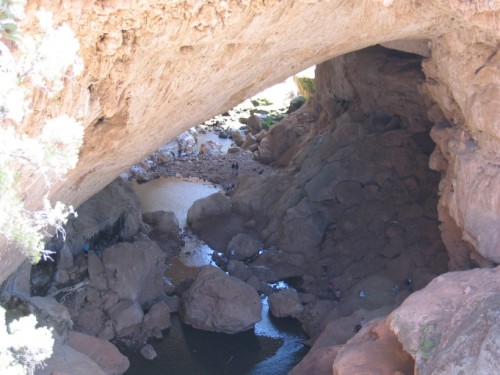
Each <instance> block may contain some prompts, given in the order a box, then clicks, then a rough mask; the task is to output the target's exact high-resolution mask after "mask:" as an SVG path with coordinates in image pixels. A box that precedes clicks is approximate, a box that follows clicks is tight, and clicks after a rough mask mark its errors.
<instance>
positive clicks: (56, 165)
mask: <svg viewBox="0 0 500 375" xmlns="http://www.w3.org/2000/svg"><path fill="white" fill-rule="evenodd" d="M25 3H26V1H24V0H6V1H2V3H1V7H0V36H1V38H0V68H1V69H0V78H1V81H2V85H1V87H0V121H1V124H2V126H1V127H0V139H1V148H0V150H1V151H0V234H1V235H3V236H4V237H5V238H6V239H7V240H8V242H9V243H10V244H11V245H12V246H11V247H13V248H16V249H18V250H20V251H22V252H23V253H24V254H25V255H26V256H28V257H29V258H31V259H32V260H33V261H34V262H37V261H38V260H39V259H40V258H41V256H44V255H47V252H46V251H45V250H44V238H45V237H46V236H47V235H48V234H53V233H54V232H60V231H61V230H62V224H63V223H64V222H65V220H66V218H67V216H68V215H69V214H70V213H72V212H73V209H72V208H71V207H66V206H65V205H64V204H62V203H61V202H57V203H56V204H55V206H52V205H51V203H50V202H49V200H48V198H47V197H48V193H49V191H50V187H51V186H52V184H53V183H54V182H55V181H57V180H58V179H60V178H62V177H63V176H64V175H65V173H66V172H67V170H68V169H70V168H73V167H74V166H75V165H76V163H77V161H78V151H79V148H80V146H81V144H82V141H83V129H82V127H81V124H80V123H79V122H78V121H76V120H75V119H73V118H71V117H69V116H67V115H65V114H61V115H59V116H56V117H54V118H51V119H48V120H46V121H45V123H44V124H42V126H41V127H39V128H41V130H40V131H38V132H37V131H35V132H34V133H38V134H34V135H33V136H28V135H27V134H26V133H27V130H28V128H29V127H31V126H32V125H33V124H29V117H30V113H31V112H32V110H33V108H31V98H32V97H33V96H34V95H40V94H41V95H46V96H47V97H49V98H53V97H55V95H56V94H57V93H58V92H59V91H60V90H61V89H62V88H63V87H64V78H65V77H67V76H68V75H75V74H78V73H79V72H80V71H81V67H82V64H81V60H80V59H79V58H78V56H77V52H78V49H79V43H78V40H77V39H76V38H75V36H74V33H73V31H72V30H71V28H69V27H68V26H67V25H61V26H59V27H54V25H53V21H52V15H51V14H50V13H49V12H45V11H43V9H42V10H40V11H39V12H38V14H37V29H36V31H31V32H25V33H24V32H23V31H22V30H21V26H20V24H19V20H20V19H22V18H23V17H24V13H23V9H24V5H25ZM28 175H29V176H30V178H36V176H37V175H41V176H43V178H44V180H45V183H46V187H47V194H46V195H45V198H44V200H43V202H42V204H41V205H40V206H42V207H41V210H39V211H36V212H31V211H29V210H27V209H25V207H24V203H23V199H22V198H21V197H20V196H19V192H20V191H22V189H21V188H20V187H21V184H22V183H24V182H25V181H26V176H28ZM54 228H55V231H54Z"/></svg>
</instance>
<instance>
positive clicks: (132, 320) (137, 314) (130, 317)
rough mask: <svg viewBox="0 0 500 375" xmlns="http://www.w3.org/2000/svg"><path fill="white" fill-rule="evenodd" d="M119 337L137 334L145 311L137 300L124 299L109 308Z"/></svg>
mask: <svg viewBox="0 0 500 375" xmlns="http://www.w3.org/2000/svg"><path fill="white" fill-rule="evenodd" d="M109 315H110V317H111V319H112V321H113V328H114V331H115V334H116V336H117V337H123V336H134V335H137V334H138V333H139V331H140V329H141V324H142V322H143V320H144V312H143V311H142V308H141V305H139V304H138V303H137V301H132V300H122V301H120V302H119V303H117V304H116V305H114V306H113V307H111V309H110V310H109Z"/></svg>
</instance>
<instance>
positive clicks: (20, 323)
mask: <svg viewBox="0 0 500 375" xmlns="http://www.w3.org/2000/svg"><path fill="white" fill-rule="evenodd" d="M53 346H54V337H53V335H52V331H51V329H49V328H47V327H38V328H37V320H36V317H35V316H33V315H28V316H25V317H22V318H20V319H18V320H14V321H13V322H10V323H9V324H7V322H6V319H5V309H4V308H3V307H1V306H0V374H2V375H32V374H33V373H34V371H35V369H36V368H43V367H44V361H45V360H46V359H48V358H50V356H51V355H52V352H53Z"/></svg>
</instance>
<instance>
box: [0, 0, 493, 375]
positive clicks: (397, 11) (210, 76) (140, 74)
mask: <svg viewBox="0 0 500 375" xmlns="http://www.w3.org/2000/svg"><path fill="white" fill-rule="evenodd" d="M40 7H44V8H45V9H46V10H48V11H50V12H53V14H54V19H55V21H56V23H67V24H68V25H70V26H71V27H72V28H73V30H74V31H75V33H76V35H77V37H78V39H79V41H80V46H81V48H80V54H81V57H82V58H83V61H84V72H83V73H82V74H81V75H80V76H79V77H77V78H76V79H74V80H68V81H67V82H65V88H64V91H63V92H62V94H61V95H59V96H58V97H56V98H51V99H49V98H47V97H45V96H44V95H39V96H38V97H36V98H34V111H33V112H32V114H31V116H30V118H29V119H27V129H28V131H29V133H30V134H37V132H39V131H40V129H41V126H42V124H43V121H44V120H45V119H47V118H51V117H55V116H58V115H60V114H68V115H69V116H73V117H75V118H77V119H78V120H81V121H82V123H83V125H84V129H85V135H84V144H83V146H82V148H81V150H80V158H79V162H78V164H77V166H76V168H75V169H73V170H71V171H69V173H68V174H67V176H66V177H65V178H64V180H62V181H60V182H59V183H57V185H56V186H55V187H53V188H52V190H51V192H50V197H51V199H52V200H53V201H56V200H60V201H63V202H64V203H66V204H73V205H74V206H78V205H79V204H81V203H82V202H84V201H85V200H87V199H88V198H89V197H91V196H92V195H93V194H95V193H97V192H98V191H99V190H101V189H102V188H103V187H105V186H106V185H107V184H109V183H110V182H111V181H112V180H113V179H114V178H115V177H116V176H118V175H119V174H120V173H121V172H122V171H124V170H126V169H127V168H128V167H130V166H131V165H133V164H135V163H137V162H138V161H140V160H142V159H143V158H144V157H145V156H146V155H148V154H150V153H151V152H153V151H154V150H156V149H158V147H160V146H162V145H164V144H165V143H167V142H169V141H170V140H172V139H173V138H174V137H175V136H176V135H178V134H180V133H181V132H183V131H185V130H187V129H188V128H190V127H191V126H193V125H195V124H198V123H201V122H203V121H204V120H207V119H209V118H211V117H212V116H214V115H217V114H219V113H222V112H224V111H226V110H228V109H230V108H232V107H233V106H234V105H236V104H238V103H239V102H241V101H242V100H244V99H246V98H248V97H250V96H252V95H254V94H256V93H257V92H259V91H261V90H262V89H264V88H266V87H269V86H271V85H272V84H275V83H278V82H280V81H282V80H284V79H285V78H287V77H289V76H291V75H293V74H294V73H297V72H299V71H301V70H303V69H305V68H307V67H309V66H311V65H315V64H320V65H319V68H318V70H317V72H318V74H317V80H318V82H319V87H320V88H321V89H320V90H318V94H317V96H316V98H315V99H314V100H313V103H310V104H309V110H310V111H316V115H317V116H318V118H319V120H318V122H319V123H321V126H323V129H324V127H325V126H328V124H331V123H334V122H335V121H336V123H337V126H340V125H338V124H342V126H348V121H347V122H346V121H344V123H342V121H343V120H341V121H340V122H339V121H338V119H339V118H342V115H343V113H344V112H346V110H345V109H346V106H351V109H352V108H354V107H356V113H357V114H360V113H367V112H371V113H373V114H377V111H379V113H378V114H380V115H381V116H382V117H383V116H389V118H394V116H397V117H398V118H404V122H405V123H406V124H407V127H409V128H412V127H413V128H415V127H417V128H418V126H420V125H419V124H422V123H424V124H425V126H424V128H425V129H424V130H425V132H427V134H429V129H430V136H431V138H432V140H433V141H434V143H435V148H431V149H430V150H429V153H428V154H430V158H429V164H430V167H431V169H433V170H435V171H438V172H439V173H440V182H439V202H436V205H437V207H438V210H437V211H438V216H439V221H440V226H439V229H440V232H441V238H442V241H443V243H444V245H445V247H446V250H447V252H448V257H449V261H448V268H449V269H450V270H464V269H470V268H473V267H480V268H481V269H479V270H474V271H468V272H473V273H470V274H467V273H461V274H451V275H452V276H450V277H452V278H451V279H447V278H446V275H445V276H440V277H438V279H436V280H435V281H434V282H433V283H432V284H431V285H429V286H428V287H427V288H426V289H425V290H429V291H430V292H432V291H433V290H434V289H436V290H438V289H439V288H440V287H441V288H443V290H447V291H448V292H449V294H450V295H453V293H458V294H460V293H462V292H463V293H465V294H467V293H471V289H470V288H469V289H468V291H467V292H466V291H465V290H467V288H468V285H471V287H472V289H474V288H484V289H485V291H484V293H486V295H483V296H482V297H484V298H483V299H480V300H481V301H483V300H485V299H488V300H489V301H490V302H491V301H493V300H491V298H490V297H491V296H492V295H493V294H492V293H498V292H499V291H498V285H500V283H499V282H498V279H499V277H500V272H498V271H496V269H495V268H494V267H495V266H496V265H497V264H498V263H500V53H498V48H499V45H500V3H498V2H497V1H489V0H477V1H459V0H412V1H398V0H362V1H346V0H331V1H320V0H318V1H316V0H307V1H306V0H303V1H300V0H297V1H279V0H269V1H266V0H262V1H246V0H238V1H236V0H235V1H231V0H230V1H222V0H203V1H180V0H179V1H167V0H156V1H139V0H137V1H131V2H128V1H119V0H110V1H93V0H90V1H71V2H52V1H44V0H38V1H29V2H28V12H27V15H28V17H27V19H26V21H25V23H26V25H28V27H29V24H30V22H31V21H32V20H33V17H34V12H35V11H36V10H37V9H39V8H40ZM374 45H381V46H383V47H385V48H386V50H391V51H393V53H394V54H396V55H397V54H402V55H404V56H407V57H408V56H409V58H410V59H411V61H412V62H411V64H413V67H414V68H415V67H416V69H414V70H413V71H412V72H411V73H408V74H406V73H407V72H405V71H404V69H403V68H401V69H400V70H399V71H397V69H396V71H394V70H389V71H387V70H386V71H384V61H383V60H380V54H381V53H382V52H380V51H381V50H382V48H381V47H376V48H379V49H373V48H371V49H369V50H367V51H371V52H359V53H353V54H351V52H354V51H358V50H362V49H365V48H367V47H370V46H374ZM377 56H378V57H377ZM371 57H373V59H374V60H373V61H370V58H371ZM377 59H378V60H377ZM321 63H323V64H321ZM415 64H416V65H415ZM369 72H374V73H373V74H372V75H370V73H369ZM381 75H385V78H386V80H379V79H378V77H379V76H381ZM403 76H404V77H406V78H405V79H407V81H404V82H403V80H400V78H401V77H403ZM339 77H340V79H339ZM346 77H348V78H346ZM359 77H362V78H359ZM354 81H356V82H357V83H353V82H354ZM381 82H382V83H387V82H391V85H388V86H384V87H381V85H380V83H381ZM408 82H410V83H411V85H412V87H411V89H408V90H406V89H405V87H406V86H404V85H406V84H408ZM398 85H399V86H398ZM401 85H403V86H401ZM389 90H392V91H390V92H389ZM398 90H399V91H398ZM405 91H406V92H407V95H404V93H405ZM394 92H398V93H403V94H402V95H392V93H394ZM412 95H418V96H419V98H418V99H415V100H414V97H412ZM416 101H418V102H419V103H420V104H419V105H420V107H418V108H413V107H412V106H413V105H414V103H415V102H416ZM347 112H349V111H347ZM382 112H383V113H382ZM351 113H353V111H351ZM344 119H345V118H344ZM346 124H347V125H346ZM375 125H376V124H375ZM321 126H319V127H318V129H319V130H318V132H320V130H321V129H322V128H321ZM346 132H347V133H349V131H346ZM418 132H419V131H417V133H418ZM422 132H423V130H422ZM317 134H319V133H317ZM317 134H315V135H314V136H316V135H317ZM399 141H400V140H398V139H396V138H393V139H391V140H390V142H396V143H397V142H399ZM384 142H389V141H388V140H385V141H384ZM417 143H418V142H417ZM291 146H292V145H291ZM426 147H428V143H427V146H426ZM431 151H432V154H431ZM285 159H286V158H284V159H282V160H285ZM336 172H337V169H335V173H336ZM438 178H439V177H438ZM409 183H411V181H410V182H409ZM25 186H26V190H25V192H24V193H25V196H26V197H27V198H26V201H25V203H26V206H27V207H29V208H32V209H36V208H38V204H39V202H40V199H41V197H42V196H43V194H44V193H45V190H44V189H45V185H44V182H43V179H40V180H36V179H35V180H30V181H29V183H26V184H25ZM346 190H351V188H349V187H347V188H346ZM309 191H310V192H311V194H313V193H314V194H316V196H321V195H322V194H323V195H324V194H327V193H328V192H325V191H321V189H319V188H318V187H315V186H313V185H311V186H310V187H309ZM346 199H348V198H346ZM395 230H396V229H395ZM290 235H292V234H290ZM334 235H335V234H334V231H332V238H334ZM289 240H290V241H293V239H289ZM327 240H328V239H327ZM388 251H389V252H390V251H391V250H390V249H389V250H388ZM1 257H2V262H1V264H0V281H3V280H5V279H6V278H7V277H8V276H9V274H11V273H12V272H13V271H14V270H15V268H16V267H17V266H18V265H19V264H20V263H21V262H22V260H23V258H22V256H20V255H17V254H15V253H12V252H9V251H6V250H5V249H4V251H3V252H2V256H1ZM443 277H444V279H443ZM440 278H441V279H440ZM494 279H495V280H496V282H495V281H494ZM488 281H489V284H497V286H491V285H490V286H488V285H489V284H488ZM456 288H458V289H460V288H461V289H460V290H458V289H457V290H455V289H456ZM493 288H497V290H493ZM431 289H432V290H431ZM472 293H474V292H472ZM426 295H427V294H426ZM429 295H430V294H429ZM476 297H477V298H480V297H479V296H475V297H474V298H472V297H471V298H472V299H473V300H475V299H476ZM482 297H481V298H482ZM429 298H430V297H429ZM450 298H451V297H450ZM457 298H458V297H457ZM457 301H458V299H450V301H448V302H449V304H448V305H447V306H442V307H441V310H440V311H441V312H442V313H443V311H444V313H443V314H445V313H446V314H451V315H450V316H456V315H453V311H461V313H459V315H460V314H462V315H463V317H466V318H467V317H468V318H467V319H471V321H472V320H473V318H472V314H473V312H472V310H471V308H472V307H471V306H470V305H469V303H467V301H463V300H460V301H458V302H457ZM413 303H414V305H415V306H416V307H415V308H417V307H418V304H419V303H422V301H415V302H413ZM430 303H432V301H430ZM491 303H493V302H491ZM494 303H495V304H496V305H494V306H496V309H497V311H496V313H494V306H493V305H489V306H486V307H484V309H485V310H484V311H486V312H487V314H489V315H488V316H489V319H490V320H489V322H490V323H491V327H493V328H491V329H493V331H494V329H496V330H497V332H498V329H500V328H499V324H500V323H499V316H498V298H497V299H496V302H494ZM436 304H438V302H436ZM436 308H437V307H436ZM429 314H431V312H429ZM424 315H425V314H424ZM405 318H407V317H405V316H404V313H401V314H399V315H398V314H395V315H394V314H393V315H391V318H390V319H389V323H388V324H389V325H391V327H392V329H393V331H395V332H396V333H397V334H398V338H399V340H400V341H401V342H402V344H403V347H404V348H405V349H408V348H410V347H416V348H419V344H418V342H417V343H415V342H412V341H411V340H418V339H419V337H420V336H419V335H418V334H417V335H416V336H415V335H413V336H412V335H410V334H409V333H408V332H409V331H413V332H415V331H418V330H419V329H421V330H425V327H426V326H425V324H427V323H425V322H426V321H427V320H425V318H424V317H419V318H417V319H415V321H414V322H412V323H411V324H413V326H411V327H410V326H409V325H407V324H404V322H406V321H407V320H405ZM478 324H479V325H481V324H480V323H478ZM419 327H420V328H419ZM422 327H424V328H422ZM481 327H482V328H484V327H483V325H481ZM494 327H496V328H494ZM377 329H378V328H377V327H375V328H373V330H374V332H376V333H377V332H378V331H377ZM440 329H442V328H440ZM491 329H490V330H488V329H487V328H484V330H483V331H482V333H483V336H482V337H483V339H484V340H486V341H487V340H493V339H494V338H492V337H489V336H488V335H490V334H493V333H492V332H493V331H492V330H491ZM384 332H385V331H384ZM422 332H424V331H422ZM426 332H427V330H425V332H424V333H422V334H424V336H425V334H426ZM441 332H444V331H441ZM384 335H385V333H383V332H382V333H380V332H379V338H381V341H383V340H386V337H385V336H384ZM415 337H416V339H415ZM443 337H444V338H446V340H448V341H446V340H444V339H442V340H441V342H440V343H436V344H435V345H436V346H437V345H441V346H440V348H441V349H442V350H443V351H445V350H462V349H463V351H464V350H466V349H464V348H461V347H459V345H460V344H459V343H458V341H459V340H455V341H453V340H452V338H450V336H446V337H445V336H443ZM488 337H489V338H488ZM425 339H426V338H425V337H424V340H425ZM387 340H389V339H387ZM493 341H494V340H493ZM367 345H368V344H367ZM497 349H498V344H497ZM367 350H368V349H367ZM422 350H425V348H424V349H422ZM422 350H421V351H422ZM488 350H489V349H484V352H482V353H483V354H484V356H485V357H484V358H483V360H484V361H486V362H487V361H489V360H490V357H488V355H489V354H491V353H494V350H491V351H488ZM486 352H487V353H486ZM464 353H465V352H464ZM411 354H412V355H414V356H416V357H417V365H418V366H419V369H420V371H423V372H422V373H449V372H446V371H448V370H450V369H451V368H452V367H453V366H454V365H452V364H451V365H443V366H444V367H443V366H441V367H440V370H439V371H441V372H439V371H438V372H431V371H433V370H431V369H430V367H429V366H430V365H429V363H428V362H427V358H425V354H426V353H423V354H424V355H420V357H419V356H418V353H417V354H415V353H411ZM420 354H422V353H420ZM427 354H428V353H427ZM469 354H470V353H468V352H467V353H465V354H464V356H465V358H467V359H468V358H469ZM483 354H481V355H483ZM481 355H479V357H478V358H479V359H478V360H477V361H480V360H481V358H482V357H481ZM497 355H498V351H497ZM418 358H420V361H421V362H419V359H418ZM347 359H349V358H347ZM433 359H434V360H435V361H434V362H433V363H434V364H436V363H437V364H438V365H439V364H440V361H441V363H444V362H446V361H445V359H443V358H441V357H439V358H438V357H436V358H433ZM495 360H496V363H498V358H496V359H495ZM471 361H472V360H471ZM477 361H476V362H474V366H475V365H476V364H477ZM451 362H452V361H451V360H450V361H449V362H446V363H451ZM486 362H485V363H486ZM436 366H437V365H436ZM446 366H448V367H446ZM449 366H451V367H449ZM464 366H465V365H464ZM471 366H472V365H471ZM438 367H439V366H438ZM464 368H468V369H473V368H474V367H464ZM336 371H339V372H337V373H338V374H341V373H343V372H341V367H338V368H337V370H336Z"/></svg>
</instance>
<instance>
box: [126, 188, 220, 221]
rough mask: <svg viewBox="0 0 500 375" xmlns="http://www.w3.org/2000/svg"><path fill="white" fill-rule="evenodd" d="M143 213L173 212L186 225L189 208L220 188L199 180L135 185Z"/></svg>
mask: <svg viewBox="0 0 500 375" xmlns="http://www.w3.org/2000/svg"><path fill="white" fill-rule="evenodd" d="M133 188H134V191H135V193H136V194H137V195H138V197H139V200H140V202H141V211H142V212H153V211H159V210H163V211H173V212H174V213H175V216H177V220H179V225H180V226H181V228H183V227H184V226H185V225H186V217H187V212H188V210H189V207H191V206H192V204H193V202H194V201H195V200H197V199H200V198H204V197H206V196H209V195H210V194H213V193H216V192H218V191H219V190H220V188H219V187H218V186H215V185H213V184H210V183H207V182H204V181H202V180H198V179H194V178H192V179H178V178H157V179H155V180H151V181H148V182H147V183H145V184H138V183H134V184H133Z"/></svg>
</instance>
